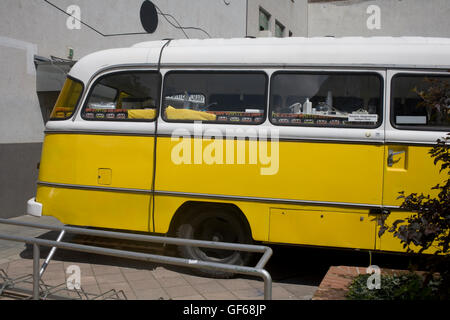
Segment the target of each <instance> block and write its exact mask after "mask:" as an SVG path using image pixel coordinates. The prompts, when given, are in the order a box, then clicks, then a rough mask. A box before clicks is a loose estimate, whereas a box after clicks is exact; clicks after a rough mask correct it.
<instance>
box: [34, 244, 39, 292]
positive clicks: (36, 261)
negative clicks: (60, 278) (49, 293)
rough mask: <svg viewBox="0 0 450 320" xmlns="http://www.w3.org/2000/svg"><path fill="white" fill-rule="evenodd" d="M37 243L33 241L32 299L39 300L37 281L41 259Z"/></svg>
mask: <svg viewBox="0 0 450 320" xmlns="http://www.w3.org/2000/svg"><path fill="white" fill-rule="evenodd" d="M40 251H41V250H40V248H39V245H38V244H37V243H33V300H39V295H40V293H39V281H40V279H41V276H40V275H39V261H40V259H41V252H40Z"/></svg>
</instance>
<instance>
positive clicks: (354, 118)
mask: <svg viewBox="0 0 450 320" xmlns="http://www.w3.org/2000/svg"><path fill="white" fill-rule="evenodd" d="M348 121H349V122H373V123H377V122H378V115H377V114H368V113H352V114H349V115H348Z"/></svg>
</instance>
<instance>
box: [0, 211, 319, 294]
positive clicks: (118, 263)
mask: <svg viewBox="0 0 450 320" xmlns="http://www.w3.org/2000/svg"><path fill="white" fill-rule="evenodd" d="M14 219H15V220H19V221H30V222H36V223H42V224H49V225H59V224H60V223H59V222H58V221H57V220H56V219H54V218H50V217H43V218H39V219H38V218H33V217H30V216H22V217H19V218H14ZM0 233H6V234H15V235H21V236H31V237H39V238H44V239H52V240H55V239H56V237H57V233H56V232H49V231H43V230H39V229H30V228H23V227H17V226H7V225H1V224H0ZM65 239H66V238H65ZM69 239H70V238H69ZM155 250H156V252H154V253H157V254H158V253H160V251H161V250H159V251H158V248H155ZM48 252H49V249H48V248H42V249H41V263H42V262H43V261H44V259H45V257H46V255H47V254H48ZM272 259H273V258H272ZM285 262H286V261H278V263H277V264H272V267H270V263H272V262H269V265H268V271H269V272H270V273H271V275H272V277H273V291H272V295H273V299H282V300H291V299H294V300H309V299H311V298H312V296H313V295H314V292H315V291H316V290H317V286H318V284H319V283H320V279H315V280H312V281H310V279H304V278H302V277H298V275H297V273H296V272H295V271H294V272H293V270H295V266H292V265H286V264H285ZM32 264H33V259H32V247H31V246H30V245H25V244H23V243H14V242H7V241H2V240H0V269H3V270H4V271H5V272H6V273H7V275H8V277H9V278H16V277H19V276H23V275H26V274H31V273H32ZM71 265H76V266H79V268H80V270H81V286H82V288H83V290H84V291H85V292H87V293H89V294H93V295H98V294H101V293H105V292H108V291H110V290H111V289H115V290H116V291H120V290H122V291H123V292H124V293H125V295H126V297H127V299H132V300H134V299H145V300H147V299H148V300H155V299H164V300H168V299H180V300H247V299H251V300H260V299H263V298H264V284H263V282H262V280H260V279H258V278H251V277H242V276H237V277H236V278H233V279H212V278H207V277H200V276H198V275H195V274H194V273H192V271H191V270H189V269H184V268H180V267H174V266H164V265H157V264H152V263H148V262H142V261H134V260H127V259H119V258H114V257H106V256H100V255H94V254H88V253H80V252H74V251H68V250H58V251H57V253H56V254H55V256H54V259H53V260H52V261H51V263H50V265H49V266H48V268H47V270H46V272H45V274H44V276H43V278H42V280H43V281H44V283H45V284H46V285H49V286H56V285H60V284H64V283H65V282H66V277H67V276H68V275H67V274H66V270H67V268H68V267H69V266H71ZM283 266H284V267H283ZM290 273H292V274H290ZM25 287H26V285H25ZM28 287H29V288H31V285H28ZM58 294H59V295H63V296H73V293H72V294H71V293H68V292H65V291H61V292H60V293H58Z"/></svg>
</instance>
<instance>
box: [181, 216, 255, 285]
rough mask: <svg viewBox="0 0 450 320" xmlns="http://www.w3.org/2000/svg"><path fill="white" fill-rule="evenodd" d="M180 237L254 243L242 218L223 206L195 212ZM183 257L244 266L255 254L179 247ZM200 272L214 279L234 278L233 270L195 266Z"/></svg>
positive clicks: (183, 226)
mask: <svg viewBox="0 0 450 320" xmlns="http://www.w3.org/2000/svg"><path fill="white" fill-rule="evenodd" d="M177 236H178V237H179V238H183V239H196V240H207V241H219V242H231V243H244V244H250V243H252V239H251V236H250V234H249V232H248V231H247V228H246V227H245V226H244V224H243V223H242V221H241V220H240V219H239V218H238V217H237V216H236V215H235V214H233V213H230V212H227V211H225V210H220V209H206V210H204V211H200V212H196V213H193V214H191V215H190V216H189V219H186V220H184V221H183V222H182V223H181V224H180V226H179V227H178V230H177ZM178 252H179V254H180V256H181V257H183V258H185V259H191V260H202V261H211V262H217V263H227V264H234V265H240V266H244V265H246V264H247V263H248V262H249V261H250V259H251V257H252V254H251V253H250V252H240V251H230V250H217V249H209V248H197V247H188V246H179V247H178ZM195 272H196V273H197V274H200V275H202V276H208V277H214V278H224V279H226V278H232V277H233V276H234V274H233V273H228V272H223V271H217V270H207V269H195Z"/></svg>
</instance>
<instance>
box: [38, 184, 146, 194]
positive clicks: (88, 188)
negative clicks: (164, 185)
mask: <svg viewBox="0 0 450 320" xmlns="http://www.w3.org/2000/svg"><path fill="white" fill-rule="evenodd" d="M37 184H38V185H39V186H45V187H55V188H66V189H80V190H94V191H111V192H126V193H144V194H151V193H152V190H145V189H131V188H113V187H102V186H86V185H78V184H66V183H53V182H42V181H38V182H37Z"/></svg>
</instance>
